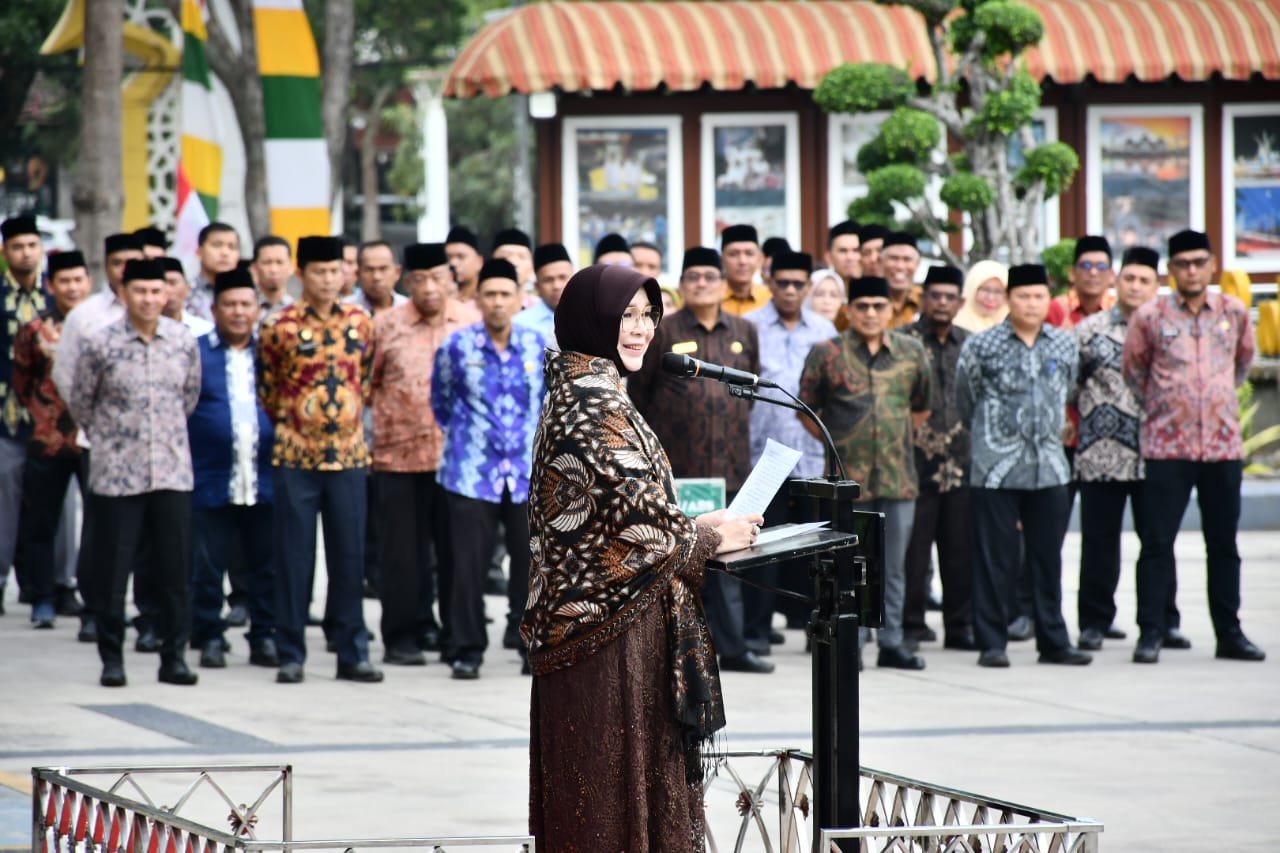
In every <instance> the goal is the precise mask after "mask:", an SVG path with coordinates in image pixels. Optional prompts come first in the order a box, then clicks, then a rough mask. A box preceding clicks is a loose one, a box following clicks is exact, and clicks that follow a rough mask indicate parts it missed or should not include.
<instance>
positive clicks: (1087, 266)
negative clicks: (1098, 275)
mask: <svg viewBox="0 0 1280 853" xmlns="http://www.w3.org/2000/svg"><path fill="white" fill-rule="evenodd" d="M1076 269H1078V270H1084V271H1085V272H1089V270H1097V271H1098V272H1102V271H1103V270H1109V269H1111V262H1110V261H1078V262H1077V263H1076Z"/></svg>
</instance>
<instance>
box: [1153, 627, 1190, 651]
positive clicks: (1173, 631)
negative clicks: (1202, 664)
mask: <svg viewBox="0 0 1280 853" xmlns="http://www.w3.org/2000/svg"><path fill="white" fill-rule="evenodd" d="M1160 645H1161V646H1163V647H1164V648H1166V649H1189V648H1191V638H1190V637H1188V636H1187V635H1186V634H1184V633H1182V631H1181V630H1179V629H1178V628H1170V629H1169V630H1168V631H1165V632H1164V639H1163V640H1161V642H1160Z"/></svg>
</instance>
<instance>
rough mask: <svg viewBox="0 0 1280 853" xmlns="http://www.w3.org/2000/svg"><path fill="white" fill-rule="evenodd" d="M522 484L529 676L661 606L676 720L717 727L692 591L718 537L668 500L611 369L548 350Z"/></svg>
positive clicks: (658, 458)
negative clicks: (527, 541) (528, 562)
mask: <svg viewBox="0 0 1280 853" xmlns="http://www.w3.org/2000/svg"><path fill="white" fill-rule="evenodd" d="M545 370H546V383H547V396H546V399H545V401H544V403H543V409H542V421H541V423H540V424H539V427H538V435H537V438H536V440H535V443H534V452H533V456H534V458H533V476H532V478H531V481H530V484H529V528H530V535H531V540H532V541H531V548H532V558H533V567H532V573H531V579H530V582H529V583H530V586H529V604H528V608H527V609H526V611H525V617H524V623H523V625H522V626H521V633H522V634H523V636H524V638H525V640H526V641H527V642H528V644H529V663H530V665H531V667H532V668H533V672H534V674H535V675H545V674H547V673H550V672H554V671H556V670H559V669H563V668H565V667H569V666H572V665H573V664H575V663H577V662H578V661H580V660H582V659H583V658H585V657H587V656H588V655H591V654H594V653H595V652H597V651H599V650H600V649H601V648H603V647H604V646H606V645H607V644H608V643H610V642H611V641H613V640H614V639H616V638H617V637H618V636H620V635H621V634H622V633H623V632H625V631H627V630H628V629H629V628H630V627H631V626H632V625H634V623H635V622H636V620H637V619H638V618H639V616H640V615H641V614H642V613H644V612H645V611H646V609H647V608H649V607H653V606H655V605H656V606H665V607H666V608H668V613H667V623H668V625H669V626H670V631H671V634H672V636H671V649H672V657H671V661H670V665H671V679H672V692H673V698H674V702H675V708H674V711H675V718H676V721H677V722H678V723H679V724H680V725H681V726H682V727H683V728H684V729H685V731H686V733H687V734H688V735H692V737H691V738H688V740H693V741H702V740H705V739H706V738H708V737H710V736H711V734H712V733H713V732H715V731H716V730H717V729H719V728H721V727H723V726H724V705H723V702H722V698H721V694H720V675H719V670H718V669H717V667H716V660H715V651H714V649H713V647H712V645H711V637H710V633H709V631H708V629H707V624H706V619H705V617H704V615H703V610H702V601H701V599H700V598H699V595H698V592H697V589H698V587H699V586H700V585H701V583H702V575H703V572H704V571H705V569H706V560H707V558H708V557H709V556H710V555H711V554H712V553H713V552H714V550H715V548H716V546H717V545H718V544H719V536H718V535H717V534H716V533H715V532H714V531H713V530H711V529H709V528H706V527H699V526H698V525H697V524H696V523H695V522H694V521H693V520H692V519H690V518H688V517H687V516H686V515H685V514H684V513H683V512H681V511H680V507H679V506H678V505H677V503H676V497H675V484H674V483H673V481H672V476H671V466H670V464H669V463H668V461H667V456H666V454H665V453H664V452H663V450H662V447H661V445H660V444H659V443H658V440H657V438H656V437H655V436H654V434H653V431H652V430H651V429H650V428H649V425H648V424H647V423H645V421H644V419H643V418H642V417H641V416H640V414H639V412H637V411H636V409H635V407H634V406H633V405H632V403H631V400H630V398H629V397H628V396H627V394H626V391H625V390H624V389H623V385H622V379H621V377H620V376H619V373H618V368H617V366H616V365H615V364H614V363H613V362H612V361H610V360H608V359H604V358H593V357H591V356H588V355H584V354H582V353H576V352H559V353H555V352H549V353H548V354H547V361H546V368H545Z"/></svg>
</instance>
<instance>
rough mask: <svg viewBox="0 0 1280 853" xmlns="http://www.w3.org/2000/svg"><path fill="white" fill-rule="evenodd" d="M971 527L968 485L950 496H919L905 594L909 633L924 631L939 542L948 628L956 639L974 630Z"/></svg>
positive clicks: (904, 618) (906, 566)
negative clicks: (932, 561)
mask: <svg viewBox="0 0 1280 853" xmlns="http://www.w3.org/2000/svg"><path fill="white" fill-rule="evenodd" d="M972 527H973V525H972V521H971V520H970V516H969V489H968V487H967V486H962V487H960V488H957V489H952V490H950V491H947V492H932V491H929V492H926V491H922V492H921V493H920V496H919V497H917V498H916V509H915V519H914V521H913V522H912V525H911V541H910V544H908V545H907V555H906V558H905V562H904V571H905V576H906V594H905V597H904V600H903V606H902V624H903V626H904V627H905V628H906V629H907V630H911V629H913V628H923V627H925V620H924V614H925V608H926V607H927V606H928V600H929V562H930V558H931V557H932V556H933V546H934V543H935V542H936V543H937V545H938V570H939V573H940V574H941V576H942V625H943V630H945V631H946V633H947V634H948V635H950V636H956V637H958V636H960V635H962V634H968V633H970V632H971V631H972V630H973V555H972V553H971V551H972V548H973V546H972V544H971V542H970V540H971V538H972V537H971V530H972Z"/></svg>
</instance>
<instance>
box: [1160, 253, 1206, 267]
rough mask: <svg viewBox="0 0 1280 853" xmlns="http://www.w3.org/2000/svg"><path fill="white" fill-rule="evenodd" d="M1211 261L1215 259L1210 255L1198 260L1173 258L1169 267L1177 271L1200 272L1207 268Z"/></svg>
mask: <svg viewBox="0 0 1280 853" xmlns="http://www.w3.org/2000/svg"><path fill="white" fill-rule="evenodd" d="M1211 260H1213V257H1212V256H1210V255H1201V256H1200V257H1198V258H1172V259H1171V260H1170V261H1169V266H1171V267H1172V268H1174V269H1175V270H1198V269H1200V268H1201V267H1203V266H1206V265H1207V264H1208V263H1209V261H1211Z"/></svg>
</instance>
